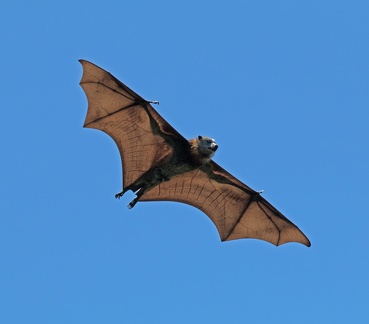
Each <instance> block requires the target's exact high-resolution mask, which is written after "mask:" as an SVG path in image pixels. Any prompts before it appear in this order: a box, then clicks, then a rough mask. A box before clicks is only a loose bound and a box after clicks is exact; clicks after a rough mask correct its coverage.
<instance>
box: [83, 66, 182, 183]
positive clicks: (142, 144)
mask: <svg viewBox="0 0 369 324" xmlns="http://www.w3.org/2000/svg"><path fill="white" fill-rule="evenodd" d="M80 62H81V64H82V66H83V75H82V79H81V82H80V85H81V86H82V88H83V90H84V91H85V93H86V96H87V100H88V111H87V116H86V120H85V123H84V127H88V128H96V129H99V130H101V131H103V132H105V133H107V134H108V135H110V136H111V137H112V138H113V139H114V141H115V143H116V144H117V146H118V149H119V152H120V155H121V159H122V167H123V187H127V186H129V185H130V184H132V183H133V182H134V181H135V180H137V179H138V178H139V177H140V176H141V175H142V174H144V173H145V172H147V171H148V170H150V169H151V167H152V166H153V165H156V164H157V163H158V162H159V161H160V160H162V159H164V158H166V157H167V156H168V155H170V154H172V152H173V142H174V141H175V142H178V143H186V145H188V144H187V140H186V139H185V138H184V137H182V135H180V134H179V133H178V132H177V131H176V130H175V129H174V128H173V127H172V126H170V125H169V124H168V123H167V122H166V121H165V120H164V119H163V118H162V117H161V116H160V115H159V114H158V113H157V112H156V110H155V109H154V108H153V107H152V106H151V105H150V104H149V102H147V101H146V100H145V99H143V98H142V97H140V96H139V95H138V94H136V93H135V92H134V91H132V90H131V89H129V88H128V87H127V86H126V85H124V84H123V83H122V82H120V81H119V80H118V79H117V78H115V77H114V76H113V75H111V74H110V73H109V72H107V71H105V70H103V69H101V68H100V67H98V66H96V65H94V64H92V63H90V62H88V61H85V60H80Z"/></svg>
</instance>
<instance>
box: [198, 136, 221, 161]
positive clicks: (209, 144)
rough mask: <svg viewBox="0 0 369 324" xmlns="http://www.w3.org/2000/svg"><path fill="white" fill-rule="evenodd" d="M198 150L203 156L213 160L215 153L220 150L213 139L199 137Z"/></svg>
mask: <svg viewBox="0 0 369 324" xmlns="http://www.w3.org/2000/svg"><path fill="white" fill-rule="evenodd" d="M197 143H198V149H199V151H200V152H201V154H203V155H205V156H208V158H209V159H210V158H212V157H213V155H214V153H215V151H216V150H217V149H218V145H217V143H216V142H215V140H214V139H213V138H210V137H206V136H198V137H197Z"/></svg>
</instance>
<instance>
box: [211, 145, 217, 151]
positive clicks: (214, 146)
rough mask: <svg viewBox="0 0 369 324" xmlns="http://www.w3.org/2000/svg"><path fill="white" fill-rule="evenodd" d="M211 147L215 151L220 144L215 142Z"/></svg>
mask: <svg viewBox="0 0 369 324" xmlns="http://www.w3.org/2000/svg"><path fill="white" fill-rule="evenodd" d="M211 149H212V150H213V152H215V151H216V150H217V149H218V145H217V144H214V145H213V147H212V148H211Z"/></svg>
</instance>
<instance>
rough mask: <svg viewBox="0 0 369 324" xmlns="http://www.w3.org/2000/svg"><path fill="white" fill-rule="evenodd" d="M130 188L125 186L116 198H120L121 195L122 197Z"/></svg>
mask: <svg viewBox="0 0 369 324" xmlns="http://www.w3.org/2000/svg"><path fill="white" fill-rule="evenodd" d="M128 190H129V188H128V187H127V188H124V189H123V190H122V191H121V192H118V193H117V194H116V195H115V198H117V199H120V197H122V196H123V195H124V194H125V193H126V192H127V191H128Z"/></svg>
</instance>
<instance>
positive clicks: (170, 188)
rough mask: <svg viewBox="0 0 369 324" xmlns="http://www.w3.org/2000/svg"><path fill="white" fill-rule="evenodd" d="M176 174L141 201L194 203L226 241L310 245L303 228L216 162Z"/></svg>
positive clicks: (147, 193)
mask: <svg viewBox="0 0 369 324" xmlns="http://www.w3.org/2000/svg"><path fill="white" fill-rule="evenodd" d="M209 169H210V170H206V169H205V170H204V169H199V170H194V171H191V172H187V173H184V174H181V175H177V176H175V177H173V178H172V179H171V180H170V181H168V182H164V183H161V184H160V185H158V186H157V187H155V188H153V189H151V190H150V191H148V192H146V193H145V194H144V195H143V196H142V197H141V198H140V200H141V201H150V200H170V201H178V202H182V203H185V204H189V205H192V206H194V207H197V208H198V209H200V210H201V211H203V212H204V213H205V214H206V215H208V216H209V218H210V219H211V220H212V221H213V222H214V224H215V226H216V227H217V229H218V232H219V235H220V238H221V240H222V241H228V240H236V239H240V238H255V239H260V240H264V241H268V242H270V243H272V244H274V245H277V246H278V245H281V244H284V243H287V242H298V243H302V244H305V245H306V246H310V241H309V240H308V238H307V237H306V236H305V235H304V234H303V233H302V232H301V231H300V229H299V228H298V227H297V226H296V225H294V224H293V223H292V222H290V221H289V220H288V219H287V218H286V217H285V216H283V215H282V214H281V213H280V212H279V211H278V210H277V209H275V208H274V207H273V206H272V205H271V204H269V203H268V202H267V201H266V200H265V199H264V198H263V197H261V196H260V194H259V193H258V192H256V191H254V190H252V189H251V188H250V187H248V186H246V185H245V184H243V183H242V182H241V181H239V180H237V179H236V178H235V177H233V176H232V175H231V174H229V173H228V172H227V171H225V170H224V169H222V168H221V167H220V166H218V165H217V164H216V163H214V162H211V165H210V167H209Z"/></svg>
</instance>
